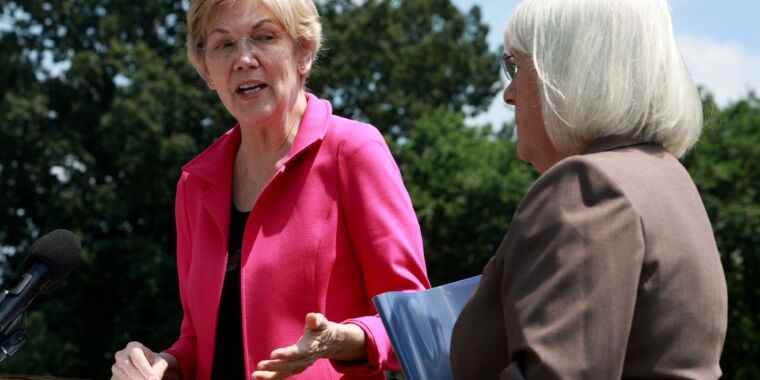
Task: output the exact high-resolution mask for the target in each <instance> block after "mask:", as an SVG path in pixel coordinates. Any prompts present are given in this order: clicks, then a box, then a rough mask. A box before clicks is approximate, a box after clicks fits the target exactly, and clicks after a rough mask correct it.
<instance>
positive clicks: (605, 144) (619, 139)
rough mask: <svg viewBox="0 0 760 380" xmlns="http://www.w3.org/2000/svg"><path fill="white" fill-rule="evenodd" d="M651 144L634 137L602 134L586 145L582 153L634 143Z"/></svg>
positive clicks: (601, 150)
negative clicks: (602, 135)
mask: <svg viewBox="0 0 760 380" xmlns="http://www.w3.org/2000/svg"><path fill="white" fill-rule="evenodd" d="M642 144H652V143H651V142H649V141H643V140H640V139H637V138H634V137H627V136H604V137H599V138H597V139H595V140H593V141H591V143H590V144H588V145H587V146H586V149H584V151H583V154H591V153H599V152H604V151H608V150H615V149H621V148H626V147H629V146H634V145H642Z"/></svg>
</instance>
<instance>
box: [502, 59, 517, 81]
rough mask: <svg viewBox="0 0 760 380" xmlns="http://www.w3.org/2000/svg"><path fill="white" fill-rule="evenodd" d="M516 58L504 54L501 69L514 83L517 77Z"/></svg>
mask: <svg viewBox="0 0 760 380" xmlns="http://www.w3.org/2000/svg"><path fill="white" fill-rule="evenodd" d="M514 58H515V56H513V55H511V54H507V53H504V54H502V55H501V69H502V71H504V75H505V76H506V77H507V80H508V81H510V82H511V81H513V80H514V79H515V76H516V75H517V64H516V63H515V62H514Z"/></svg>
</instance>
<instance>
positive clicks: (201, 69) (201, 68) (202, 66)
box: [191, 62, 216, 90]
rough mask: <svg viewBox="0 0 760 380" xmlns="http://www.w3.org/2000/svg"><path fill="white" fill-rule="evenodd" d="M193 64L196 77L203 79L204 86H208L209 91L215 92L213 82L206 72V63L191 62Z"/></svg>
mask: <svg viewBox="0 0 760 380" xmlns="http://www.w3.org/2000/svg"><path fill="white" fill-rule="evenodd" d="M191 63H192V64H193V68H195V71H196V72H197V73H198V75H200V76H201V78H203V81H204V82H206V86H208V88H209V90H216V88H215V86H214V82H213V81H212V80H211V76H210V75H209V72H208V66H207V65H206V62H191Z"/></svg>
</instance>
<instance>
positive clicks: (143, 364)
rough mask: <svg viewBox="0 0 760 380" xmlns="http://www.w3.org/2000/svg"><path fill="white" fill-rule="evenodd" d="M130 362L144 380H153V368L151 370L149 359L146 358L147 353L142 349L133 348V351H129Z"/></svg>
mask: <svg viewBox="0 0 760 380" xmlns="http://www.w3.org/2000/svg"><path fill="white" fill-rule="evenodd" d="M129 360H130V361H131V362H132V365H133V366H134V367H135V368H136V369H137V371H138V372H139V373H140V375H141V376H142V377H143V378H145V379H151V378H152V377H151V376H153V368H151V365H150V363H149V362H148V358H146V357H145V352H144V351H143V350H142V348H140V347H132V349H130V350H129Z"/></svg>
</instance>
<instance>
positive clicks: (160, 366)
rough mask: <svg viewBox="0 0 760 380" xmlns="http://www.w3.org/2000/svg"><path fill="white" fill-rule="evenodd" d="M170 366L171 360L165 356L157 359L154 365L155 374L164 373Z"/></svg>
mask: <svg viewBox="0 0 760 380" xmlns="http://www.w3.org/2000/svg"><path fill="white" fill-rule="evenodd" d="M168 367H169V362H167V361H166V359H164V358H159V359H158V360H156V364H154V365H153V367H152V368H153V373H155V374H163V373H164V372H166V368H168Z"/></svg>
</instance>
